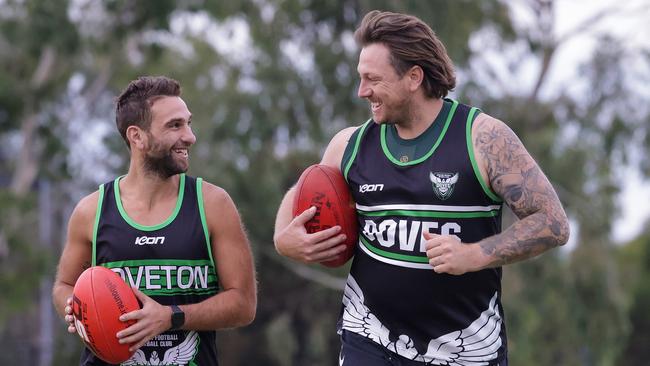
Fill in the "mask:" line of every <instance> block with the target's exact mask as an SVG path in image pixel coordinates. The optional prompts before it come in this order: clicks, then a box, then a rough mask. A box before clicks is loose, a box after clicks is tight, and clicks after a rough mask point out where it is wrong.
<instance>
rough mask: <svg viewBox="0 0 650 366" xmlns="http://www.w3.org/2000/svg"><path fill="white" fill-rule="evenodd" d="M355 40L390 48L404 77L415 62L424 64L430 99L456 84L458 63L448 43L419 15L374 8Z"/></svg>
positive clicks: (357, 32)
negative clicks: (450, 53) (446, 44)
mask: <svg viewBox="0 0 650 366" xmlns="http://www.w3.org/2000/svg"><path fill="white" fill-rule="evenodd" d="M354 39H355V40H356V42H357V43H358V44H359V45H360V46H361V47H365V46H367V45H369V44H373V43H381V44H384V45H385V46H386V47H388V49H389V50H390V54H391V64H392V66H393V68H394V69H395V71H396V72H397V74H398V75H399V76H400V77H402V76H404V74H405V73H406V72H407V71H408V70H409V69H410V68H411V67H413V66H414V65H417V66H420V67H421V68H422V70H423V71H424V81H423V86H424V93H425V95H426V96H428V97H429V98H444V97H445V96H446V95H447V93H448V92H449V91H450V90H452V89H454V87H455V86H456V74H455V72H454V65H453V63H452V62H451V59H450V58H449V55H448V54H447V50H446V49H445V46H444V45H443V44H442V42H441V41H440V40H439V39H438V37H436V35H435V33H434V32H433V30H431V28H430V27H429V26H428V25H427V24H426V23H424V22H423V21H422V20H420V19H419V18H417V17H415V16H412V15H407V14H399V13H391V12H387V11H385V12H382V11H379V10H373V11H371V12H369V13H368V14H366V16H364V17H363V20H362V21H361V25H359V28H357V30H356V31H355V32H354Z"/></svg>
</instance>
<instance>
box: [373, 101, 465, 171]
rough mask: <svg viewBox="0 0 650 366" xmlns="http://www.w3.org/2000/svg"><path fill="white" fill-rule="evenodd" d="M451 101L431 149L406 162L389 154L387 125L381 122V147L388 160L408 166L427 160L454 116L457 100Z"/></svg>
mask: <svg viewBox="0 0 650 366" xmlns="http://www.w3.org/2000/svg"><path fill="white" fill-rule="evenodd" d="M450 101H451V102H452V105H451V108H450V109H449V114H447V120H446V121H445V125H444V126H443V128H442V132H440V136H438V139H437V140H436V142H435V143H434V144H433V146H432V147H431V150H429V151H428V152H427V153H426V154H424V155H423V156H422V157H421V158H419V159H415V160H412V161H408V162H405V163H403V162H401V161H399V160H398V159H397V158H395V157H394V156H393V154H391V152H390V150H389V149H388V144H387V143H386V129H387V127H388V126H387V125H385V124H382V125H381V133H380V138H381V148H382V150H383V151H384V155H386V157H387V158H388V160H390V161H391V162H392V163H393V164H395V165H400V166H408V165H415V164H419V163H421V162H423V161H425V160H427V159H428V158H429V157H431V155H433V153H434V152H435V151H436V149H437V148H438V145H440V142H442V139H443V137H445V134H446V133H447V129H448V128H449V124H450V123H451V120H452V119H453V117H454V113H456V108H457V107H458V101H455V100H450Z"/></svg>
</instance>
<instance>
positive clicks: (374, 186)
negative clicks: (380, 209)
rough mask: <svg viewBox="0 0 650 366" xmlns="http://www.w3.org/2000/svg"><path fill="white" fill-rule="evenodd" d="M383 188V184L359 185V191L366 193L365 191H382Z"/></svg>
mask: <svg viewBox="0 0 650 366" xmlns="http://www.w3.org/2000/svg"><path fill="white" fill-rule="evenodd" d="M383 190H384V185H383V184H364V185H361V186H359V192H361V193H366V192H377V191H383Z"/></svg>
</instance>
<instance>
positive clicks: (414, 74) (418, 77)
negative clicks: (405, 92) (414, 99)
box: [406, 65, 424, 92]
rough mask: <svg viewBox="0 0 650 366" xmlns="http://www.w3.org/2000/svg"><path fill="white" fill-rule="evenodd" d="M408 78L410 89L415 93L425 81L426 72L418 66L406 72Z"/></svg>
mask: <svg viewBox="0 0 650 366" xmlns="http://www.w3.org/2000/svg"><path fill="white" fill-rule="evenodd" d="M406 78H407V79H408V83H409V89H410V90H411V91H412V92H414V91H416V90H418V88H419V87H420V85H422V82H423V81H424V70H422V68H421V67H420V66H418V65H415V66H412V67H411V68H410V69H409V70H408V71H407V72H406Z"/></svg>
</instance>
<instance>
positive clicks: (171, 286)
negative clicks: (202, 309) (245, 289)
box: [102, 259, 218, 296]
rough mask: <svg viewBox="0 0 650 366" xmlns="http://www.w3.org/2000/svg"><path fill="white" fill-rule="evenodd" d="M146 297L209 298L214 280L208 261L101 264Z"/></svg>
mask: <svg viewBox="0 0 650 366" xmlns="http://www.w3.org/2000/svg"><path fill="white" fill-rule="evenodd" d="M102 266H104V267H106V268H109V269H111V270H113V271H114V272H116V273H118V274H119V275H120V276H121V277H122V278H123V279H124V281H125V282H126V283H127V284H129V285H130V286H131V287H135V288H137V289H139V290H140V291H142V292H143V293H145V294H146V295H148V296H175V295H213V294H216V293H217V292H218V276H217V273H216V271H215V268H214V266H213V265H212V262H211V261H210V260H208V259H195V260H187V259H142V260H125V261H114V262H107V263H102ZM116 269H117V270H116Z"/></svg>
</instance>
